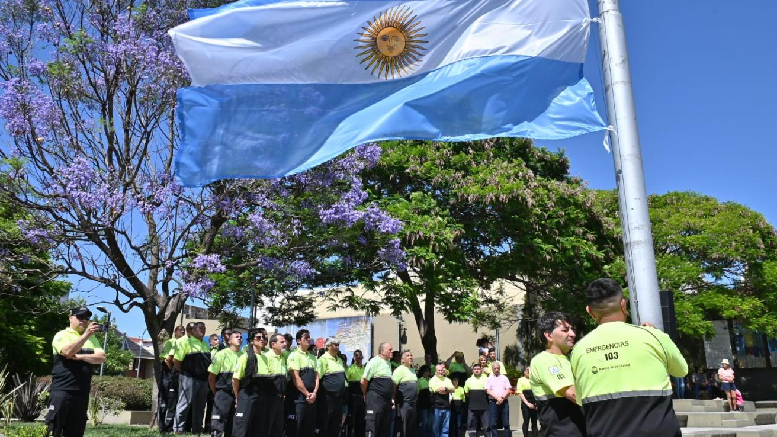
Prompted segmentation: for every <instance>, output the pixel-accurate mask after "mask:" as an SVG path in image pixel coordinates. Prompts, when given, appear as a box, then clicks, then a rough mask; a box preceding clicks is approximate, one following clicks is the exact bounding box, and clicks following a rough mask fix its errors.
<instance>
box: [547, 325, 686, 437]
mask: <svg viewBox="0 0 777 437" xmlns="http://www.w3.org/2000/svg"><path fill="white" fill-rule="evenodd" d="M571 366H572V372H573V374H574V378H575V389H576V391H577V402H578V403H579V404H580V405H582V406H583V409H584V411H585V413H586V417H588V418H591V417H597V420H589V421H588V423H589V431H590V432H591V433H592V434H593V435H597V436H598V435H601V436H615V435H636V434H637V433H638V432H639V433H643V434H645V433H646V434H645V435H661V436H664V435H666V436H673V435H679V432H680V429H679V426H678V425H677V418H676V417H675V414H674V410H673V409H672V385H671V382H670V380H669V376H670V375H671V376H677V377H684V376H685V375H686V374H687V373H688V364H687V363H686V361H685V358H683V356H682V353H680V350H679V349H678V348H677V346H676V345H675V344H674V342H672V340H671V339H670V338H669V336H668V335H666V334H665V333H663V332H661V331H659V330H657V329H653V328H648V327H640V326H634V325H631V324H628V323H624V322H610V323H604V324H602V325H600V326H599V327H597V328H596V329H594V330H593V331H591V332H590V333H589V334H588V335H586V336H585V337H584V338H583V339H582V340H580V341H579V342H578V344H577V345H576V346H575V348H574V350H573V352H572V358H571ZM532 373H534V368H532ZM622 418H629V419H628V420H623V419H622ZM640 419H642V420H640ZM605 420H606V421H608V423H607V425H606V426H605V425H604V424H603V423H601V422H603V421H605ZM613 426H618V427H619V428H618V432H615V431H614V430H613V429H612V428H613Z"/></svg>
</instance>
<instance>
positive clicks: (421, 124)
mask: <svg viewBox="0 0 777 437" xmlns="http://www.w3.org/2000/svg"><path fill="white" fill-rule="evenodd" d="M178 100H179V107H178V123H179V127H180V130H181V135H182V139H183V145H184V147H182V148H181V150H180V151H179V153H178V155H177V159H176V175H177V176H178V177H179V178H180V180H181V182H182V183H183V184H184V185H186V186H202V185H205V184H207V183H210V182H213V181H216V180H219V179H224V178H241V177H246V178H275V177H281V176H286V175H290V174H294V173H298V172H301V171H304V170H306V169H309V168H311V167H314V166H316V165H318V164H320V163H322V162H325V161H327V160H329V159H331V158H333V157H336V156H338V155H339V154H341V153H343V152H345V151H347V150H349V149H350V148H353V147H355V146H357V145H359V144H362V143H366V142H370V141H379V140H389V139H421V140H437V141H471V140H476V139H484V138H489V137H494V136H504V137H531V138H534V139H547V140H553V139H563V138H568V137H572V136H576V135H581V134H584V133H588V132H594V131H597V130H602V129H604V122H603V121H602V119H601V117H600V116H599V114H598V113H597V112H596V109H595V107H594V96H593V91H592V90H591V87H590V85H589V84H588V82H587V81H586V80H585V79H583V77H582V64H580V63H575V62H565V61H558V60H552V59H547V58H542V57H527V56H484V57H478V58H471V59H465V60H462V61H458V62H454V63H452V64H448V65H445V66H443V67H441V68H439V69H436V70H433V71H431V72H427V73H423V74H419V75H415V76H410V77H407V78H401V79H395V80H390V81H385V82H377V83H362V84H323V83H322V84H317V83H306V84H294V83H289V84H229V85H220V84H212V85H207V86H203V87H190V88H184V89H181V90H179V92H178Z"/></svg>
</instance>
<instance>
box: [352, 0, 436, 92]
mask: <svg viewBox="0 0 777 437" xmlns="http://www.w3.org/2000/svg"><path fill="white" fill-rule="evenodd" d="M417 17H418V16H417V15H413V11H412V10H411V9H410V8H409V7H406V6H399V7H396V8H391V9H388V10H386V11H383V12H381V13H380V14H379V15H378V16H376V17H373V19H372V21H367V26H365V27H362V29H363V30H364V31H363V32H359V36H360V38H359V39H356V40H354V41H356V42H358V43H361V45H358V46H356V47H354V48H355V49H356V50H361V53H359V54H358V55H356V56H357V57H358V58H361V62H360V64H364V63H366V64H367V65H366V66H365V67H364V69H365V70H369V69H370V67H372V70H370V74H373V75H374V74H375V72H376V71H377V76H378V77H381V76H383V78H384V79H388V78H389V77H391V78H392V79H393V78H396V77H401V76H402V75H406V74H408V73H410V71H412V70H413V68H414V64H415V63H417V62H419V61H420V60H421V58H423V56H424V53H423V51H424V50H426V48H425V47H424V46H423V44H426V43H428V42H429V41H424V40H422V39H421V38H423V37H425V36H427V34H425V33H421V32H422V31H423V30H424V29H425V28H424V27H422V26H421V22H420V21H418V20H417V19H416V18H417Z"/></svg>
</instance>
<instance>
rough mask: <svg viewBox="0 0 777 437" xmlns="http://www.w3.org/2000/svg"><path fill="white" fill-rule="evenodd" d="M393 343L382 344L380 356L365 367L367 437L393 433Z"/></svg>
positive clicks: (363, 377) (363, 384)
mask: <svg viewBox="0 0 777 437" xmlns="http://www.w3.org/2000/svg"><path fill="white" fill-rule="evenodd" d="M393 351H394V349H393V348H392V347H391V343H381V344H380V345H379V346H378V355H377V356H375V357H372V358H371V359H370V361H369V362H367V366H365V367H364V375H363V376H362V380H361V386H362V393H364V400H365V402H366V404H367V405H366V410H367V412H366V414H365V418H364V421H365V430H366V432H367V433H366V437H388V436H389V434H390V433H391V404H392V403H393V399H392V396H393V395H394V382H393V381H392V380H391V376H392V372H391V364H389V360H390V359H391V354H392V352H393Z"/></svg>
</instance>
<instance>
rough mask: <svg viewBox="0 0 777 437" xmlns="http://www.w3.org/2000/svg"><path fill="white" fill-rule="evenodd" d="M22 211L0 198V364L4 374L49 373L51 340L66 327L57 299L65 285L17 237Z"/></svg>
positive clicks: (42, 257)
mask: <svg viewBox="0 0 777 437" xmlns="http://www.w3.org/2000/svg"><path fill="white" fill-rule="evenodd" d="M28 218H29V215H28V214H26V213H25V212H24V211H23V210H20V209H18V208H14V207H12V206H11V205H10V204H9V203H8V202H6V201H5V200H4V199H1V198H0V333H2V335H0V363H7V365H8V371H9V372H10V373H12V374H13V373H20V374H25V373H28V372H33V373H35V374H36V375H42V374H46V373H49V372H51V357H52V351H51V340H52V339H53V338H54V334H55V333H56V332H57V331H59V330H61V329H63V328H65V327H66V326H67V316H66V315H65V314H66V309H65V308H66V307H67V305H66V304H64V303H63V302H62V301H61V300H62V299H63V298H64V297H66V296H67V293H68V290H69V289H70V284H69V283H68V282H64V281H58V280H56V278H55V277H54V275H53V274H52V271H53V270H54V269H53V266H52V265H51V261H50V259H49V256H48V254H47V253H46V252H45V251H41V250H39V249H37V248H35V247H34V246H33V245H32V244H30V243H29V242H28V241H27V240H26V239H24V238H22V237H21V235H20V232H19V226H18V225H17V222H18V221H19V220H25V219H28Z"/></svg>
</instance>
